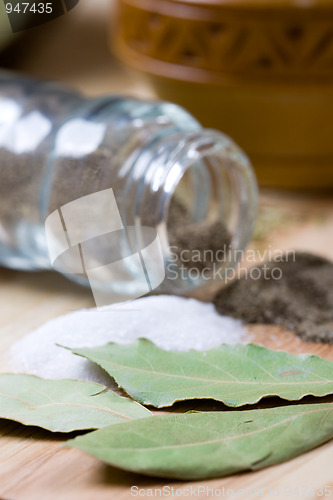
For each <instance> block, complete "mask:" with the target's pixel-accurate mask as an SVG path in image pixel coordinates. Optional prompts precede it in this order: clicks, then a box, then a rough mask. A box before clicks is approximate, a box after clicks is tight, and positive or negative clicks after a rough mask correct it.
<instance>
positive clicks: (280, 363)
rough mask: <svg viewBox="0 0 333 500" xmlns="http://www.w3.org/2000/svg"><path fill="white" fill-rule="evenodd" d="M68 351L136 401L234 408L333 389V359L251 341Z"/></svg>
mask: <svg viewBox="0 0 333 500" xmlns="http://www.w3.org/2000/svg"><path fill="white" fill-rule="evenodd" d="M72 352H73V353H74V354H78V355H80V356H84V357H86V358H88V359H89V360H90V361H93V362H94V363H97V364H98V365H100V366H101V367H102V368H104V369H105V370H106V371H107V372H108V373H109V374H110V375H111V376H112V377H113V378H114V379H115V380H116V382H117V384H118V385H119V386H120V387H123V388H124V389H125V391H126V392H127V393H128V394H130V395H131V396H132V397H133V398H134V399H135V400H136V401H139V402H140V403H142V404H147V405H152V406H155V407H157V408H163V407H167V406H171V405H172V404H173V403H175V402H176V401H183V400H188V399H214V400H216V401H222V402H223V403H224V404H226V405H227V406H231V407H238V406H242V405H245V404H254V403H257V402H258V401H260V400H261V399H262V398H263V397H267V396H279V397H281V398H283V399H286V400H288V401H296V400H300V399H302V398H303V397H304V396H306V395H313V396H326V395H328V394H332V393H333V362H332V361H326V360H324V359H322V358H320V357H318V356H314V355H304V354H302V355H299V356H295V355H292V354H288V353H286V352H282V351H271V350H269V349H266V348H264V347H261V346H258V345H253V344H234V345H221V346H219V347H216V348H214V349H211V350H209V351H207V352H199V351H193V350H192V351H188V352H170V351H164V350H162V349H160V348H159V347H157V346H156V345H154V344H153V343H152V342H150V341H149V340H146V339H140V340H138V341H136V342H133V343H131V344H115V343H109V344H106V345H104V346H100V347H92V348H78V349H72Z"/></svg>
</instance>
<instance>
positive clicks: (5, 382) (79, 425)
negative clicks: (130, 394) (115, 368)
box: [0, 374, 151, 432]
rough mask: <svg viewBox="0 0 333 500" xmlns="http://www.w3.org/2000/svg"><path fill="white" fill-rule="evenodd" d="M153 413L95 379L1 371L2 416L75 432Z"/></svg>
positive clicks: (0, 396) (56, 429)
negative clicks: (58, 378) (70, 378)
mask: <svg viewBox="0 0 333 500" xmlns="http://www.w3.org/2000/svg"><path fill="white" fill-rule="evenodd" d="M149 416H151V413H150V411H148V410H147V409H146V408H144V407H143V406H141V405H140V404H138V403H136V402H135V401H132V400H131V399H129V398H127V397H122V396H119V395H118V394H116V393H114V392H112V391H110V390H107V389H106V388H105V387H104V386H103V385H100V384H95V383H93V382H83V381H79V380H69V379H62V380H45V379H42V378H39V377H35V376H34V375H21V374H0V418H4V419H8V420H14V421H16V422H20V423H22V424H24V425H32V426H37V427H42V428H43V429H47V430H49V431H52V432H72V431H77V430H85V429H98V428H100V427H105V426H108V425H110V424H115V423H116V424H117V423H119V422H124V421H130V420H133V419H136V418H143V417H149Z"/></svg>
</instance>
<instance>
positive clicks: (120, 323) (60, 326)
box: [9, 295, 246, 383]
mask: <svg viewBox="0 0 333 500" xmlns="http://www.w3.org/2000/svg"><path fill="white" fill-rule="evenodd" d="M245 334H246V332H245V330H244V329H243V327H242V325H241V322H240V321H237V320H235V319H233V318H225V317H223V316H220V315H219V314H217V313H216V311H215V308H214V306H213V304H205V303H203V302H200V301H198V300H195V299H185V298H181V297H174V296H168V295H159V296H155V297H146V298H142V299H137V300H136V301H134V302H126V303H124V304H115V305H114V306H111V307H108V308H105V309H104V310H97V309H84V310H81V311H76V312H73V313H70V314H67V315H65V316H60V317H59V318H56V319H53V320H51V321H48V322H47V323H45V324H44V325H43V326H42V327H40V328H39V329H37V330H36V331H34V332H32V333H30V334H29V335H27V336H26V337H24V338H23V339H22V340H20V341H19V342H17V343H15V344H14V345H13V346H12V348H11V351H10V353H9V354H10V363H11V365H12V368H13V370H14V371H20V372H21V371H24V372H26V373H31V374H35V375H39V376H42V377H47V378H58V377H59V376H61V377H64V378H65V377H71V378H76V379H81V380H93V381H95V382H101V383H109V380H108V378H105V373H104V372H102V371H101V370H100V369H98V367H96V366H94V365H92V364H91V363H89V362H88V361H86V360H85V359H83V358H79V357H75V358H74V359H73V355H72V354H71V353H70V352H69V351H67V350H65V349H62V348H61V347H59V344H60V345H65V346H68V347H71V346H75V347H81V346H86V347H88V346H89V347H93V346H96V345H101V344H103V343H105V342H111V341H113V342H119V343H126V342H130V341H131V340H134V339H136V338H140V337H145V338H148V339H150V340H152V341H153V342H154V343H155V344H156V345H158V346H159V347H162V348H163V349H167V350H173V351H186V350H188V349H196V350H205V349H209V348H211V347H213V346H216V345H218V344H220V343H227V344H228V343H230V344H231V343H236V342H241V341H242V340H243V338H244V337H245ZM57 344H58V345H57Z"/></svg>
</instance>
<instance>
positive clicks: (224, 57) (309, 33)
mask: <svg viewBox="0 0 333 500" xmlns="http://www.w3.org/2000/svg"><path fill="white" fill-rule="evenodd" d="M117 7H118V8H117V22H116V23H115V24H113V29H112V35H113V47H114V48H115V51H116V53H117V54H118V55H119V56H120V58H121V59H122V60H123V61H125V62H126V63H127V64H128V65H129V66H131V67H132V68H135V69H137V70H140V71H141V72H144V73H146V74H148V75H149V78H150V79H151V81H152V82H153V84H154V86H155V88H156V90H157V94H158V95H159V97H160V98H161V99H164V100H169V101H174V102H177V103H179V104H181V105H182V106H184V107H185V108H187V109H188V110H189V111H190V112H191V113H192V114H193V115H195V116H196V117H197V118H198V119H199V120H200V121H201V123H202V124H203V125H204V126H206V127H213V128H217V129H220V130H222V131H223V132H225V133H227V134H228V135H230V136H232V137H233V138H234V139H235V140H236V142H238V144H239V145H240V146H241V147H242V148H243V149H244V150H245V151H246V152H247V153H248V155H249V156H250V158H251V160H252V162H253V163H254V166H255V168H256V172H257V175H258V179H259V182H260V183H261V184H262V185H266V186H278V187H297V188H323V187H324V188H332V187H333V2H332V1H331V0H266V1H265V0H252V1H251V0H206V1H205V0H202V1H200V0H118V6H117Z"/></svg>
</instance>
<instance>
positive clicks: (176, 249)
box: [0, 72, 257, 305]
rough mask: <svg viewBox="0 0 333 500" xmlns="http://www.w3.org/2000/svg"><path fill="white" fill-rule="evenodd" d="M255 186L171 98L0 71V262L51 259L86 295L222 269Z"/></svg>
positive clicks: (129, 291) (227, 146) (246, 219)
mask: <svg viewBox="0 0 333 500" xmlns="http://www.w3.org/2000/svg"><path fill="white" fill-rule="evenodd" d="M256 204H257V185H256V180H255V176H254V173H253V170H252V168H251V165H250V163H249V161H248V159H247V157H246V156H245V155H244V153H243V152H242V151H241V150H240V149H239V147H238V146H237V145H236V144H235V143H234V142H233V141H232V140H231V139H229V138H228V137H226V136H225V135H223V134H222V133H220V132H217V131H214V130H207V129H203V128H202V127H201V126H200V124H199V123H198V122H197V121H196V120H195V119H194V118H193V117H192V116H191V115H189V114H188V113H187V112H186V111H185V110H183V109H182V108H181V107H179V106H177V105H174V104H171V103H166V102H148V101H141V100H137V99H132V98H126V97H121V96H105V97H101V98H97V99H96V98H95V99H88V98H85V97H83V96H82V95H80V94H78V93H76V92H74V91H71V90H69V89H67V88H64V87H62V86H60V85H57V84H53V83H44V82H36V81H34V80H30V79H27V78H23V77H21V76H17V75H15V74H11V73H7V72H2V73H0V264H1V265H3V266H7V267H11V268H14V269H22V270H42V269H44V270H45V269H51V268H52V267H53V268H55V269H56V270H58V271H60V272H62V273H63V274H65V275H67V276H68V277H69V278H70V279H73V280H75V281H78V282H80V283H82V284H88V285H90V286H91V288H92V291H93V294H94V297H95V300H96V303H97V305H103V304H109V303H112V302H119V301H123V300H128V299H131V298H136V297H139V296H141V295H144V294H146V293H148V292H150V291H152V290H163V291H165V292H172V293H185V292H188V291H190V290H193V289H195V288H198V287H204V286H207V285H208V284H211V281H212V280H213V279H224V277H225V274H226V272H227V270H228V269H232V268H233V267H234V266H235V264H236V263H237V260H238V259H239V256H240V255H241V252H242V251H243V250H244V249H245V247H246V245H247V243H248V241H249V238H250V236H251V233H252V229H253V224H254V219H255V213H256Z"/></svg>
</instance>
